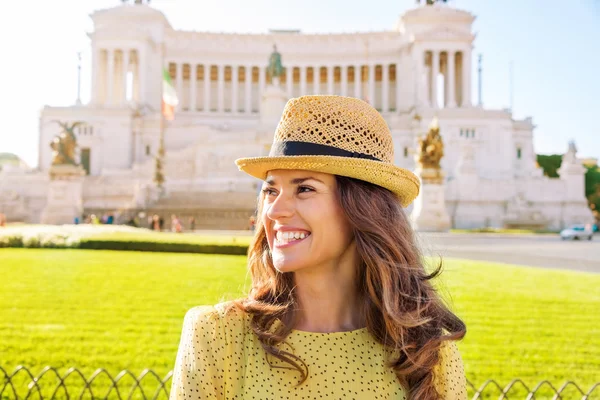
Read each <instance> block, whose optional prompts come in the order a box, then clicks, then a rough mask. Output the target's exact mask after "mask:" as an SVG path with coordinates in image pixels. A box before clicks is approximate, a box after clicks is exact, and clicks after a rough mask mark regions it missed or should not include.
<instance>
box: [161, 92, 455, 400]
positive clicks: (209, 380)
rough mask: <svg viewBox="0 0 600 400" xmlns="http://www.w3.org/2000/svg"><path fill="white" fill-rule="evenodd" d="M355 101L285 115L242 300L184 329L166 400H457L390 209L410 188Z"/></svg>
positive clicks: (407, 229) (451, 372)
mask: <svg viewBox="0 0 600 400" xmlns="http://www.w3.org/2000/svg"><path fill="white" fill-rule="evenodd" d="M392 160H393V148H392V143H391V134H390V132H389V129H388V127H387V124H386V123H385V121H384V120H383V118H382V117H381V115H380V114H379V113H378V112H377V111H376V110H375V109H374V108H372V107H371V106H370V105H368V104H367V103H365V102H363V101H362V100H358V99H353V98H347V97H339V96H305V97H300V98H297V99H292V100H290V101H289V102H288V104H287V105H286V108H285V110H284V112H283V116H282V119H281V121H280V123H279V126H278V128H277V131H276V132H275V141H274V145H273V147H272V151H271V154H270V155H269V156H268V157H261V158H249V159H248V158H247V159H240V160H237V161H236V163H237V165H238V167H239V168H240V169H241V170H242V171H245V172H247V173H249V174H250V175H253V176H255V177H258V178H260V179H263V180H264V181H265V182H264V185H263V190H262V193H261V195H260V197H259V200H258V204H259V207H258V211H259V216H260V218H259V220H258V224H257V229H256V234H255V237H254V241H253V243H252V244H251V246H250V251H249V254H248V264H249V269H250V273H251V275H252V289H251V290H250V293H248V295H247V296H246V297H245V298H243V299H239V300H236V301H232V302H228V303H222V304H219V305H216V306H214V307H213V306H209V307H196V308H194V309H192V310H190V311H189V312H188V313H187V315H186V318H185V321H184V327H183V333H182V336H181V342H180V347H179V352H178V356H177V360H176V366H175V370H174V375H173V387H172V391H171V398H172V399H190V398H202V399H204V398H211V399H228V398H236V397H240V398H298V397H303V398H328V397H335V398H339V397H342V396H345V397H350V398H355V399H378V398H379V399H391V398H396V399H407V400H412V399H428V400H429V399H465V398H466V387H465V386H466V385H465V376H464V371H463V365H462V361H461V357H460V354H459V353H458V350H457V347H456V344H455V341H456V340H460V339H462V338H463V337H464V335H465V333H466V327H465V325H464V323H463V322H462V321H461V320H460V319H459V318H458V317H457V316H455V315H454V314H453V313H452V312H451V311H450V310H449V309H448V308H447V307H446V306H445V305H444V304H443V302H442V300H441V299H440V297H439V296H438V294H437V293H436V291H435V289H434V288H433V286H432V284H431V280H432V279H433V278H434V277H436V276H438V275H439V273H440V269H439V268H438V269H437V270H436V271H434V272H433V273H428V272H427V271H426V269H425V267H424V265H423V264H422V257H421V253H420V251H419V249H418V247H417V245H416V243H415V238H414V233H413V231H412V228H411V225H410V223H409V221H408V219H407V217H406V214H405V213H404V210H403V208H402V206H403V205H404V206H406V205H408V204H410V203H411V202H412V201H413V200H414V198H415V197H416V196H417V194H418V192H419V180H418V179H417V178H416V177H415V176H414V175H413V174H412V173H411V172H410V171H407V170H404V169H401V168H398V167H396V166H395V165H394V164H393V162H392Z"/></svg>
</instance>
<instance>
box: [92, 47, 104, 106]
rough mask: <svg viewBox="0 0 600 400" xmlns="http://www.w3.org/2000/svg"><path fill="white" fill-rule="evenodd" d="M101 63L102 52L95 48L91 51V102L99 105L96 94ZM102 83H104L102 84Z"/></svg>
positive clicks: (98, 95)
mask: <svg viewBox="0 0 600 400" xmlns="http://www.w3.org/2000/svg"><path fill="white" fill-rule="evenodd" d="M101 61H102V51H101V50H100V49H99V48H97V47H95V46H94V48H93V51H92V70H93V71H92V76H93V78H92V102H93V103H99V99H100V93H98V92H99V91H98V87H100V70H101V69H100V67H101V65H100V62H101ZM103 83H104V82H103Z"/></svg>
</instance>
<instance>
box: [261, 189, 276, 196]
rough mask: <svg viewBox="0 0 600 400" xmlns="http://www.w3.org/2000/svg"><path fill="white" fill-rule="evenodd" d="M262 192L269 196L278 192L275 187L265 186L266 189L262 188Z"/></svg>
mask: <svg viewBox="0 0 600 400" xmlns="http://www.w3.org/2000/svg"><path fill="white" fill-rule="evenodd" d="M262 192H263V193H264V194H265V195H267V196H274V195H276V194H277V193H276V192H275V190H274V189H271V188H264V189H263V190H262Z"/></svg>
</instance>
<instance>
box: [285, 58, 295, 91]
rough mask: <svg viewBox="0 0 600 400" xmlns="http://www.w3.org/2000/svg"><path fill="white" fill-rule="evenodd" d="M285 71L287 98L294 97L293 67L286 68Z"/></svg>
mask: <svg viewBox="0 0 600 400" xmlns="http://www.w3.org/2000/svg"><path fill="white" fill-rule="evenodd" d="M286 68H287V69H286V71H285V86H286V88H285V90H286V92H287V95H288V97H290V98H291V97H293V96H294V66H293V65H291V66H289V67H286Z"/></svg>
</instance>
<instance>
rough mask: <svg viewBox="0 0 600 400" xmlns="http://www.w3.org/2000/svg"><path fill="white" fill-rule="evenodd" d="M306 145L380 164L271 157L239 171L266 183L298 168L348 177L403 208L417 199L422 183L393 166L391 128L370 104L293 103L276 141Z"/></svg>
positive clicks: (306, 99) (320, 99) (243, 164)
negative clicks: (275, 173)
mask: <svg viewBox="0 0 600 400" xmlns="http://www.w3.org/2000/svg"><path fill="white" fill-rule="evenodd" d="M286 141H294V142H308V143H317V144H321V145H326V146H332V147H337V148H339V149H342V150H346V151H350V152H356V153H362V154H367V155H370V156H373V157H375V158H377V159H378V160H381V161H375V160H369V159H362V158H351V157H340V156H323V155H318V156H311V155H302V156H268V157H255V158H242V159H238V160H236V164H237V166H238V168H239V169H240V170H241V171H244V172H246V173H248V174H250V175H252V176H254V177H256V178H259V179H263V180H264V179H265V178H266V175H267V172H268V171H271V170H276V169H300V170H309V171H317V172H324V173H330V174H334V175H341V176H347V177H351V178H356V179H360V180H363V181H367V182H371V183H374V184H376V185H379V186H382V187H385V188H387V189H389V190H390V191H392V192H394V193H395V194H396V195H397V196H398V198H399V199H400V202H401V203H402V205H403V206H404V207H406V206H408V205H409V204H410V203H411V202H412V201H413V200H414V199H415V197H417V195H418V194H419V186H420V183H419V179H418V178H417V177H416V176H415V175H414V174H413V173H412V172H410V171H408V170H406V169H403V168H399V167H397V166H395V165H394V164H393V160H394V148H393V143H392V135H391V133H390V130H389V128H388V126H387V123H386V122H385V120H384V119H383V117H382V116H381V114H379V112H378V111H377V110H375V109H374V108H373V107H371V106H370V105H369V104H368V103H366V102H364V101H362V100H360V99H356V98H352V97H342V96H302V97H299V98H295V99H290V100H289V101H288V102H287V104H286V106H285V109H284V110H283V114H282V116H281V120H280V121H279V125H278V126H277V130H276V131H275V137H274V140H273V142H274V144H275V143H278V142H286Z"/></svg>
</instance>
